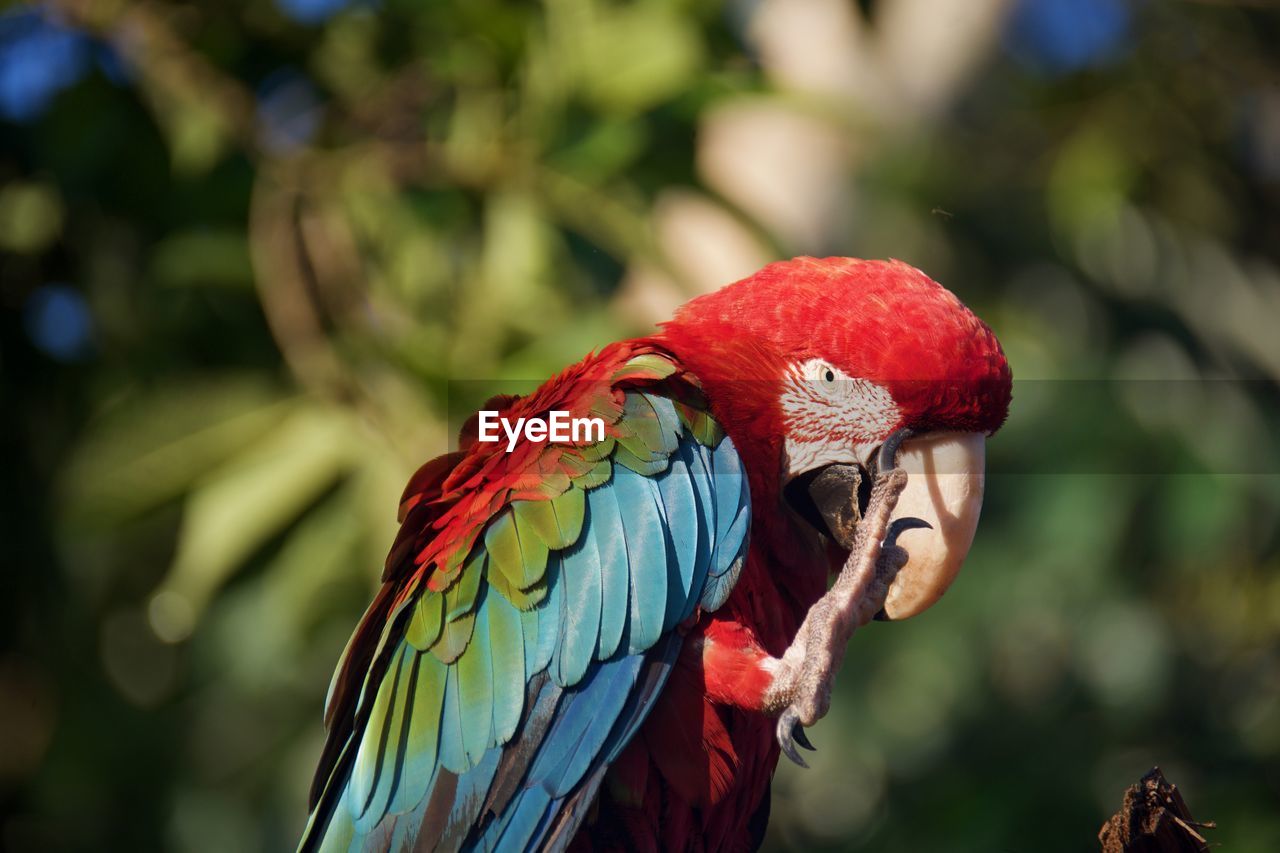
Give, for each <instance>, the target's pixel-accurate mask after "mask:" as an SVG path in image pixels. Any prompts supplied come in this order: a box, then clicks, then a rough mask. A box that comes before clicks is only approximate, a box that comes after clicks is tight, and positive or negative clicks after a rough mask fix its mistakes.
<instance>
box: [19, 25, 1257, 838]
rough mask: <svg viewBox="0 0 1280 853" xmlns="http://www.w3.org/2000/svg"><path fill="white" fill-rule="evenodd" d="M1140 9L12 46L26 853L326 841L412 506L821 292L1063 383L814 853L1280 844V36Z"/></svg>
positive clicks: (224, 28) (797, 811) (831, 752)
mask: <svg viewBox="0 0 1280 853" xmlns="http://www.w3.org/2000/svg"><path fill="white" fill-rule="evenodd" d="M1264 6H1265V4H1252V3H1241V4H1239V5H1238V6H1237V5H1235V4H1232V3H1230V2H1215V3H1204V2H1201V3H1197V2H1169V3H1138V4H1134V5H1128V4H1125V3H1123V2H1122V0H1090V2H1087V3H1075V2H1072V0H1021V2H1007V0H972V1H971V0H946V2H942V0H871V2H860V3H853V2H846V0H803V2H801V0H759V2H747V0H731V2H728V3H714V2H710V0H635V2H621V0H547V2H546V3H543V4H536V3H530V2H497V0H439V2H410V0H381V2H357V3H348V2H345V0H278V2H277V3H276V4H272V3H267V2H262V3H250V2H230V3H215V2H211V0H190V1H189V2H168V1H167V0H165V2H161V0H142V1H141V2H134V0H60V2H56V3H52V4H49V5H44V6H16V7H11V8H10V9H9V10H8V11H5V12H3V13H0V374H2V377H3V378H2V383H0V400H3V405H4V409H3V410H4V413H5V415H6V417H5V418H4V421H3V426H2V427H0V434H2V435H3V443H4V446H5V449H6V451H7V453H6V456H7V459H6V462H5V465H4V471H5V488H4V490H3V494H4V497H3V502H4V509H3V513H2V514H0V523H2V524H3V537H4V542H5V543H6V557H5V564H6V570H5V572H4V574H3V578H4V584H5V589H4V594H3V596H0V847H3V848H4V849H7V850H63V849H104V848H112V849H115V848H119V849H156V848H165V849H175V850H245V851H251V850H271V849H288V848H290V847H291V846H292V844H293V842H294V840H295V838H296V836H297V833H298V831H299V829H300V827H301V825H302V822H303V820H304V818H305V813H304V811H305V806H304V791H305V786H306V783H307V781H308V777H309V774H310V772H311V769H312V767H313V764H314V761H315V760H316V757H317V755H318V751H319V743H320V736H321V731H320V708H321V703H322V700H323V695H324V691H325V687H326V685H327V683H328V677H329V674H330V669H331V667H332V665H333V663H334V661H335V660H336V658H337V655H338V653H339V651H340V649H341V647H342V645H343V643H344V642H345V639H346V636H347V633H348V632H349V630H350V628H351V626H352V625H353V624H354V622H355V620H356V618H357V617H358V614H359V613H360V612H361V610H362V609H363V606H364V604H365V603H366V601H367V600H368V596H369V593H370V591H371V589H372V588H373V584H374V582H375V579H376V575H377V573H378V570H379V567H380V564H381V560H382V557H383V554H384V549H385V548H386V547H387V545H388V544H389V543H390V541H391V537H392V535H393V533H394V515H395V503H396V498H397V496H398V492H399V488H400V486H401V485H402V484H403V482H404V481H405V480H406V479H407V477H408V475H409V473H410V472H411V471H412V470H413V469H414V467H415V466H416V465H417V464H418V463H420V462H421V461H423V460H425V459H426V458H429V457H430V456H433V455H435V454H437V453H439V452H441V451H443V450H445V449H447V448H448V445H449V436H450V434H451V429H450V425H454V426H456V424H457V423H458V422H459V421H460V420H461V418H462V417H464V416H465V414H466V413H467V411H469V407H470V408H473V407H474V406H475V404H476V403H477V402H479V400H480V399H482V398H483V397H482V395H484V394H487V393H489V392H491V391H492V390H494V389H495V388H501V389H505V390H511V389H515V390H523V388H524V387H527V382H526V383H523V384H522V383H521V382H520V380H531V379H537V378H539V377H543V376H545V375H547V374H548V373H550V372H551V371H553V370H555V369H557V368H559V367H561V366H563V365H564V364H565V363H568V362H570V361H572V360H574V359H576V358H578V357H580V356H581V355H582V354H583V353H584V352H585V351H587V350H588V349H590V348H591V347H594V346H599V345H601V344H603V343H606V342H608V341H610V340H612V339H615V338H617V337H620V336H624V335H628V334H633V333H640V332H643V331H644V330H645V329H647V328H649V327H650V326H651V324H652V323H653V322H656V321H658V320H660V319H662V318H663V317H664V316H666V315H668V314H669V312H670V310H671V309H672V308H673V307H674V306H675V305H677V304H679V302H681V301H683V300H684V299H685V298H688V297H689V296H690V295H693V294H694V293H697V292H700V291H702V290H706V289H708V288H711V287H714V286H716V285H718V284H721V283H724V282H725V281H728V280H731V279H732V278H734V277H737V276H740V275H743V274H746V273H748V272H751V271H752V270H753V269H755V268H756V267H758V266H759V265H760V264H762V263H764V262H766V261H768V260H772V259H774V258H777V257H782V256H790V255H793V254H799V253H819V254H821V253H829V254H841V255H863V256H871V257H885V256H896V257H900V258H902V259H904V260H907V261H909V262H911V263H914V264H916V265H918V266H920V267H922V268H924V269H925V270H927V271H928V272H929V273H930V274H931V275H932V276H934V277H935V278H937V279H939V280H941V281H943V282H944V283H946V284H947V285H948V286H950V287H951V288H952V289H954V290H955V291H957V292H958V293H959V294H960V295H961V296H962V297H963V298H964V299H965V300H966V301H968V302H969V303H970V304H971V305H973V306H974V307H975V309H976V310H977V311H978V312H979V313H980V314H981V315H982V316H984V317H985V318H986V319H987V320H988V321H989V322H990V323H991V325H992V326H994V327H995V329H996V330H997V332H998V334H999V335H1000V337H1001V339H1002V341H1003V342H1004V344H1005V347H1006V349H1007V350H1008V352H1009V355H1010V359H1011V361H1012V364H1013V368H1014V374H1015V376H1016V377H1017V378H1018V383H1017V388H1016V390H1015V401H1014V407H1013V412H1012V415H1011V418H1010V421H1009V423H1008V425H1007V427H1006V428H1005V430H1004V431H1002V432H1001V433H1000V435H999V436H998V437H997V438H996V439H995V440H994V441H993V442H992V444H991V454H992V455H991V460H990V465H991V471H992V475H991V477H990V481H989V485H988V495H989V497H988V506H987V510H986V514H985V518H984V520H983V524H982V529H981V531H980V533H979V536H978V541H977V544H976V546H975V549H974V552H973V554H972V556H971V558H970V564H969V566H968V568H967V569H966V572H965V575H964V577H962V578H961V579H960V581H959V582H958V583H957V584H956V586H955V587H954V588H953V591H952V592H951V594H950V595H948V597H947V598H946V599H945V600H944V602H943V603H942V604H940V605H939V606H938V607H936V608H935V609H934V610H932V611H930V612H929V613H928V614H927V615H926V616H923V617H921V618H920V619H918V620H914V621H913V622H911V623H908V624H904V625H898V626H892V627H883V628H879V627H878V628H875V629H873V630H869V631H867V632H865V634H859V635H858V637H857V639H856V640H855V642H854V643H853V644H852V646H851V648H850V653H849V657H848V659H847V662H846V665H845V671H844V674H843V676H842V678H841V682H840V692H841V695H840V696H838V697H837V699H836V701H835V702H834V703H833V704H834V707H833V711H832V714H831V716H830V717H828V718H827V719H826V720H825V721H824V722H823V723H822V724H820V725H819V726H818V727H817V729H816V731H815V732H814V733H813V739H814V741H815V742H816V743H817V744H818V745H819V747H820V751H819V752H818V753H817V757H816V760H815V767H814V769H813V770H811V771H809V772H801V771H797V770H796V769H795V768H792V767H789V766H788V767H783V768H782V769H781V770H780V771H779V774H778V777H777V780H776V783H775V786H774V790H775V796H774V809H773V822H772V826H771V833H770V836H769V845H770V846H771V847H772V848H774V849H817V848H831V849H839V848H847V847H859V848H864V849H874V850H906V851H914V850H996V849H1000V850H1005V849H1008V850H1015V849H1016V850H1030V849H1034V850H1042V849H1062V850H1080V849H1088V848H1089V847H1090V846H1091V845H1092V844H1093V843H1094V842H1093V835H1094V833H1095V832H1096V831H1097V828H1098V826H1099V825H1100V824H1101V823H1102V821H1103V820H1104V819H1105V818H1106V817H1107V816H1108V815H1109V814H1110V813H1111V812H1112V811H1114V810H1115V808H1116V807H1117V806H1118V805H1119V801H1120V795H1121V793H1122V791H1123V789H1124V788H1125V786H1126V785H1128V784H1129V783H1131V782H1133V781H1135V780H1136V779H1137V778H1138V776H1139V775H1141V773H1142V772H1144V771H1145V770H1146V769H1147V768H1148V767H1149V766H1151V765H1152V764H1156V763H1158V764H1160V765H1161V766H1162V767H1163V768H1164V769H1165V771H1166V773H1167V775H1168V776H1169V777H1170V778H1171V779H1172V780H1173V781H1174V782H1176V783H1178V784H1179V785H1180V787H1181V788H1182V790H1183V792H1184V794H1185V796H1186V799H1187V801H1188V803H1189V804H1190V806H1191V808H1192V810H1193V812H1194V813H1195V815H1196V816H1197V817H1198V818H1202V819H1205V818H1209V819H1214V820H1216V821H1218V823H1219V825H1220V827H1221V828H1220V829H1219V830H1218V831H1217V832H1215V833H1214V834H1213V836H1212V838H1213V839H1214V840H1215V841H1218V842H1220V843H1221V844H1222V846H1223V849H1226V850H1242V851H1245V850H1249V851H1251V850H1275V849H1280V642H1278V640H1280V571H1278V569H1280V529H1278V525H1277V518H1278V517H1280V514H1278V512H1277V510H1278V509H1280V476H1278V472H1280V467H1278V462H1280V459H1278V458H1277V455H1276V454H1277V447H1276V436H1277V435H1278V434H1280V429H1278V426H1280V419H1278V418H1277V411H1276V410H1277V400H1280V396H1278V395H1277V394H1276V388H1277V381H1280V335H1278V334H1277V333H1276V325H1277V321H1278V320H1280V267H1278V266H1277V264H1280V212H1278V210H1277V200H1278V198H1280V89H1278V88H1277V80H1278V79H1280V60H1278V59H1277V54H1276V52H1275V49H1274V46H1275V44H1276V43H1277V41H1278V40H1280V15H1277V14H1276V13H1275V12H1273V11H1269V10H1268V9H1266V8H1264Z"/></svg>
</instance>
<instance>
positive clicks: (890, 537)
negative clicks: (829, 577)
mask: <svg viewBox="0 0 1280 853" xmlns="http://www.w3.org/2000/svg"><path fill="white" fill-rule="evenodd" d="M899 443H900V442H899V441H894V440H893V439H890V441H889V442H886V448H887V449H889V453H888V458H887V459H884V458H882V459H881V466H880V472H879V473H877V474H876V477H875V482H874V484H873V486H872V490H871V499H870V501H869V502H868V504H867V511H866V514H865V515H864V516H863V518H862V520H861V522H860V523H859V525H858V529H857V531H856V534H855V537H854V542H853V548H852V549H851V550H850V553H849V559H848V560H847V561H846V562H845V565H844V568H843V569H841V571H840V575H839V576H838V577H837V578H836V582H835V583H834V584H833V585H832V587H831V589H830V590H828V591H827V593H826V595H824V596H823V597H822V598H820V599H819V600H818V601H817V603H815V604H814V605H813V607H811V608H809V613H808V614H807V615H806V616H805V619H804V623H803V624H801V626H800V630H799V631H798V632H797V634H796V638H795V640H794V641H792V643H791V646H790V648H788V649H787V651H786V653H785V654H784V655H783V656H782V658H781V660H779V661H778V668H777V671H776V673H775V675H774V679H773V684H772V685H771V686H770V688H769V691H768V695H767V698H766V707H767V708H770V709H773V710H776V711H779V712H780V713H779V716H778V724H777V730H776V737H777V739H778V745H779V746H780V747H781V749H782V753H783V754H784V755H786V756H787V757H788V758H789V759H791V760H792V761H794V762H795V763H796V764H798V765H800V766H801V767H807V766H808V765H807V764H806V763H805V761H804V759H803V758H801V757H800V753H799V752H797V751H796V745H797V744H799V745H800V746H802V747H805V748H806V749H812V748H813V747H812V746H811V745H810V744H809V741H808V738H807V737H806V736H805V734H804V728H805V727H808V726H812V725H813V724H814V723H816V722H817V721H818V720H820V719H822V718H823V717H824V716H826V713H827V710H828V708H829V707H830V704H831V685H832V682H833V681H834V679H835V673H836V671H837V670H838V669H839V668H840V663H841V662H842V661H843V659H844V651H845V646H846V645H847V644H848V642H849V638H850V637H851V636H852V635H853V632H854V631H856V630H857V629H858V628H861V627H862V626H863V625H866V624H867V623H868V622H870V621H871V620H872V619H874V618H875V616H876V614H877V613H879V612H880V611H881V610H883V609H884V602H885V596H887V595H888V592H889V585H890V584H892V583H893V579H894V578H895V577H896V576H897V574H898V571H899V570H900V569H901V568H902V567H903V566H904V565H906V563H907V552H906V550H905V549H903V548H902V547H901V546H899V545H898V544H897V541H898V536H899V535H901V534H902V533H903V532H905V531H907V530H913V529H916V528H922V527H930V526H931V525H930V524H929V523H928V522H926V521H924V520H922V519H919V518H912V517H908V518H898V519H894V520H893V521H892V522H891V521H890V520H889V516H890V515H891V514H892V513H893V510H894V508H895V507H896V506H897V503H898V497H899V495H901V494H902V490H903V488H905V487H906V484H907V473H906V471H904V470H902V469H901V468H897V467H893V464H894V461H895V456H896V450H897V447H898V444H899ZM884 455H885V454H883V453H882V457H883V456H884Z"/></svg>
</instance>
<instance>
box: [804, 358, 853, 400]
mask: <svg viewBox="0 0 1280 853" xmlns="http://www.w3.org/2000/svg"><path fill="white" fill-rule="evenodd" d="M801 371H802V374H803V375H804V377H805V378H806V379H808V380H809V381H810V382H814V383H816V384H817V386H818V387H819V388H820V389H821V390H822V392H823V393H824V394H826V395H828V396H831V397H835V396H836V395H837V394H838V393H839V392H840V390H841V388H840V380H842V379H848V378H849V377H847V376H845V374H844V373H843V372H841V371H840V370H837V369H836V368H835V367H834V366H833V365H830V364H827V363H826V362H825V361H822V360H821V359H816V358H815V359H813V360H812V361H809V362H807V363H806V364H804V365H803V366H802V368H801Z"/></svg>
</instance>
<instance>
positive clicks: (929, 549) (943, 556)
mask: <svg viewBox="0 0 1280 853" xmlns="http://www.w3.org/2000/svg"><path fill="white" fill-rule="evenodd" d="M898 466H899V467H901V468H903V469H905V470H906V472H907V486H906V488H905V489H904V490H903V492H902V496H901V497H900V498H899V499H898V506H897V508H896V509H895V510H894V513H893V518H906V517H908V516H914V517H916V518H921V519H924V520H925V521H927V522H929V524H931V525H932V526H933V529H932V530H926V529H918V530H908V531H905V532H904V533H902V535H901V536H900V537H899V539H898V544H899V545H900V546H902V547H903V548H904V549H906V552H907V554H908V555H909V559H908V560H907V564H906V565H905V566H903V568H902V570H901V571H899V572H898V576H897V578H895V579H894V581H893V583H892V584H891V585H890V586H889V594H888V596H887V597H886V599H885V605H884V613H885V616H887V617H888V618H889V619H906V618H907V617H909V616H914V615H916V614H917V613H921V612H923V611H924V610H927V609H928V608H929V607H930V606H932V605H933V603H934V602H936V601H937V600H938V599H939V598H941V597H942V594H943V593H944V592H946V591H947V587H949V586H951V582H952V581H953V580H955V577H956V575H957V574H958V573H959V572H960V566H961V565H962V564H963V563H964V559H965V557H966V556H967V555H968V553H969V547H970V546H971V545H972V544H973V535H974V532H975V531H976V530H977V529H978V516H979V514H981V512H982V493H983V487H984V484H985V479H986V474H985V469H986V436H984V435H983V434H982V433H975V432H946V433H930V434H925V435H921V436H917V437H914V438H909V439H907V440H906V441H905V442H903V444H902V449H901V450H900V451H899V452H898Z"/></svg>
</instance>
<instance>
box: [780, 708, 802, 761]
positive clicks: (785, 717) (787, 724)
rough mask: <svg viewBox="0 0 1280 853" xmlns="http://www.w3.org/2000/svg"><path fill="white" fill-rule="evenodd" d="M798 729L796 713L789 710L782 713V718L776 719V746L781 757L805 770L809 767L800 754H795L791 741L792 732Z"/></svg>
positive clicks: (794, 746)
mask: <svg viewBox="0 0 1280 853" xmlns="http://www.w3.org/2000/svg"><path fill="white" fill-rule="evenodd" d="M799 728H800V720H799V719H798V718H797V717H796V712H795V711H792V710H791V709H790V708H788V709H787V710H785V711H783V712H782V716H780V717H778V729H777V737H778V746H779V747H781V748H782V754H783V755H785V756H786V757H787V758H790V759H791V760H792V761H794V762H795V763H796V764H798V765H800V766H801V767H804V768H806V769H807V768H808V767H809V765H808V764H806V763H805V760H804V759H803V758H801V757H800V753H798V752H796V745H795V742H794V740H793V737H794V732H795V731H796V730H797V729H799ZM801 737H803V735H801Z"/></svg>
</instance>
